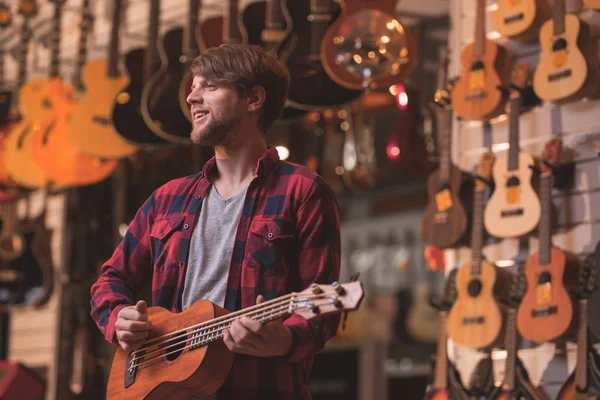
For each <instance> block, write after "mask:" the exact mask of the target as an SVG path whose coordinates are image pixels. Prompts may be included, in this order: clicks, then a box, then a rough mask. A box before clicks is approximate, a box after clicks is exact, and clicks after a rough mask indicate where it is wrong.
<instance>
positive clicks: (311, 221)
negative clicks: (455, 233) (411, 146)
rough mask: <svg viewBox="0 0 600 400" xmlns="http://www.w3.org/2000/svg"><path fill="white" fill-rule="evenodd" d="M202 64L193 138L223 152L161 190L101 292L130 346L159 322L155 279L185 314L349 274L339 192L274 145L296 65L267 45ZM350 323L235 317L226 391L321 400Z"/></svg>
mask: <svg viewBox="0 0 600 400" xmlns="http://www.w3.org/2000/svg"><path fill="white" fill-rule="evenodd" d="M191 72H192V74H193V76H194V79H193V84H192V91H191V93H190V95H189V96H188V98H187V101H188V103H189V104H190V107H191V113H192V116H193V131H192V133H191V139H192V141H193V142H194V143H198V144H202V145H205V146H212V147H213V148H214V150H215V157H213V158H212V159H211V160H209V161H208V162H207V163H206V164H205V165H204V167H203V170H202V172H201V173H198V174H195V175H192V176H188V177H185V178H181V179H175V180H173V181H171V182H168V183H167V184H165V185H164V186H162V187H161V188H159V189H157V190H156V191H155V192H154V193H153V194H152V195H151V196H150V198H149V199H148V200H147V201H146V202H145V204H144V205H143V206H142V207H141V208H140V209H139V210H138V212H137V214H136V216H135V218H134V220H133V221H132V222H131V224H130V225H129V229H128V231H127V234H126V235H125V238H124V239H123V241H122V242H121V244H120V245H119V247H118V248H117V249H116V250H115V252H114V254H113V256H112V257H111V258H110V260H108V261H107V262H106V264H105V265H104V266H103V269H102V273H101V275H100V277H99V278H98V280H97V282H96V283H95V284H94V285H93V286H92V290H91V294H92V300H91V307H92V312H91V314H92V317H93V318H94V320H95V321H96V323H97V324H98V327H99V328H100V330H101V331H102V333H103V334H104V335H105V337H106V339H107V340H108V341H110V342H112V343H115V344H118V345H120V346H121V347H122V348H123V349H124V350H126V351H132V350H134V349H137V348H139V347H140V346H141V345H142V344H143V343H144V339H145V338H146V337H147V335H148V329H150V324H149V322H148V321H147V319H148V317H147V305H146V303H145V302H144V301H138V302H137V303H136V301H135V296H136V295H137V293H138V292H139V290H140V288H141V286H142V285H143V283H144V282H146V281H147V280H151V281H152V304H153V305H155V306H162V307H164V308H166V309H168V310H170V311H172V312H179V311H182V310H185V309H186V308H187V307H189V306H190V305H191V304H193V303H194V302H196V301H198V300H200V299H208V300H210V301H212V302H213V303H215V304H217V305H220V306H223V307H224V308H226V309H228V310H230V311H233V310H237V309H241V308H246V307H250V306H252V305H254V304H255V303H256V302H261V301H264V300H269V299H273V298H275V297H279V296H281V295H284V294H286V293H289V292H291V291H300V290H303V289H305V288H307V287H308V286H309V285H310V284H311V283H313V282H316V283H330V282H332V281H335V280H337V279H338V278H339V270H340V225H339V210H338V206H337V202H336V200H335V197H334V195H333V193H332V192H331V190H330V189H329V188H328V186H327V185H326V184H325V182H324V181H323V179H322V178H321V177H319V176H317V175H315V174H313V173H312V172H310V171H309V170H308V169H306V168H304V167H301V166H298V165H295V164H292V163H288V162H284V161H280V160H279V157H278V155H277V151H276V150H275V148H273V147H269V148H267V146H266V144H265V134H266V132H267V131H268V130H269V128H270V127H271V126H272V124H273V123H274V122H275V120H276V119H277V118H278V117H279V116H280V114H281V112H282V109H283V106H284V103H285V99H286V96H287V91H288V87H289V81H290V77H289V73H288V71H287V69H286V68H285V66H284V65H283V64H282V63H281V62H279V61H278V60H277V59H276V58H275V57H274V56H272V55H270V54H266V53H265V52H264V51H263V50H262V49H260V48H258V47H254V46H246V45H223V46H220V47H218V48H212V49H209V50H207V51H206V52H204V53H203V54H202V55H201V56H200V57H198V58H197V59H196V60H194V62H193V65H192V67H191ZM173 162H177V160H173ZM338 322H339V316H338V315H334V316H327V317H323V318H313V319H311V320H310V322H308V321H307V320H305V319H304V318H302V317H300V316H298V315H293V316H291V317H289V318H287V319H286V320H285V321H281V320H277V321H272V322H269V323H266V324H262V323H260V322H258V321H254V320H250V319H248V318H242V319H241V320H237V321H235V322H234V323H233V324H232V326H231V328H230V329H229V330H228V331H227V332H226V334H225V337H224V339H223V340H224V343H225V344H226V346H227V347H228V348H229V350H231V351H233V352H235V353H237V355H236V357H235V361H234V364H233V367H232V369H231V372H230V374H229V376H228V378H227V381H226V382H225V384H224V385H223V387H222V388H221V389H220V390H219V391H218V392H217V396H216V398H217V399H240V400H241V399H244V400H252V399H283V400H285V399H310V394H309V391H308V388H307V386H306V382H307V380H308V376H309V373H310V370H311V367H312V362H313V355H314V354H315V352H317V351H319V350H321V349H322V348H323V347H324V345H325V342H326V341H327V340H328V339H330V338H331V337H333V336H334V335H335V332H336V330H337V326H338ZM211 398H214V397H211Z"/></svg>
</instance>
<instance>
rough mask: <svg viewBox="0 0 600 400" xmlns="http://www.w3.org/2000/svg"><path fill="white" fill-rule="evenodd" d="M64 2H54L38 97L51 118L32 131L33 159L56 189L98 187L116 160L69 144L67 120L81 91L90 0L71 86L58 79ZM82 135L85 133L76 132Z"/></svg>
mask: <svg viewBox="0 0 600 400" xmlns="http://www.w3.org/2000/svg"><path fill="white" fill-rule="evenodd" d="M63 1H64V0H56V1H55V10H54V20H53V29H52V43H51V48H50V50H51V52H52V57H51V64H50V79H49V80H47V81H46V82H43V83H42V91H41V94H42V97H44V98H47V99H48V101H49V103H50V106H51V110H52V112H51V114H50V115H49V116H48V117H47V118H46V119H44V120H42V121H38V124H37V125H36V126H35V127H34V128H33V130H32V132H31V134H32V135H33V138H32V140H33V144H32V145H33V156H34V159H35V161H36V162H37V164H38V165H39V166H40V167H41V168H42V169H43V170H44V173H45V174H46V175H47V176H48V179H49V180H50V181H51V182H52V183H53V184H54V185H57V186H63V187H64V186H80V185H90V184H93V183H98V182H101V181H103V180H104V179H106V178H107V177H109V176H110V175H111V174H112V173H113V172H114V170H115V168H117V165H118V161H117V160H116V159H101V158H99V157H95V156H92V155H89V154H87V153H85V152H83V151H81V150H79V149H78V148H77V147H75V146H74V145H73V144H72V143H71V142H70V140H69V120H70V117H71V114H72V112H73V104H74V103H75V100H74V95H75V94H76V93H77V92H78V91H79V92H80V91H82V90H83V83H82V82H81V73H80V72H81V68H82V66H83V64H84V63H85V59H86V56H87V37H88V33H89V31H90V30H91V21H90V18H91V14H90V0H84V1H83V8H82V16H83V18H82V22H81V35H80V40H79V54H78V60H77V61H78V62H77V67H76V69H75V79H74V80H73V81H74V84H75V86H70V85H67V84H66V83H65V82H64V81H63V80H62V79H61V77H60V72H59V63H60V42H61V29H60V23H61V16H62V7H63ZM79 134H81V135H84V134H87V132H80V133H79Z"/></svg>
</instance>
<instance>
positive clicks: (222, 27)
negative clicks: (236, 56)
mask: <svg viewBox="0 0 600 400" xmlns="http://www.w3.org/2000/svg"><path fill="white" fill-rule="evenodd" d="M222 4H223V15H219V16H216V17H212V18H207V19H205V20H204V21H203V22H202V23H201V24H200V29H199V30H198V32H197V36H196V40H197V41H198V44H200V50H202V51H206V49H209V48H211V47H219V46H220V45H222V44H223V43H248V34H247V33H246V31H245V29H243V24H242V23H241V20H240V14H239V11H238V10H239V0H227V1H224V2H223V3H222Z"/></svg>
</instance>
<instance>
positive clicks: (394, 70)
mask: <svg viewBox="0 0 600 400" xmlns="http://www.w3.org/2000/svg"><path fill="white" fill-rule="evenodd" d="M397 3H398V1H397V0H379V1H377V2H375V1H369V0H341V1H340V4H341V6H342V14H341V15H340V16H339V17H338V18H337V19H336V20H335V21H334V22H333V23H332V24H331V25H330V26H329V28H328V29H327V32H326V33H325V36H324V37H323V40H322V42H321V58H322V60H323V66H324V67H325V70H326V71H327V73H328V74H329V76H331V78H333V80H334V81H335V82H337V83H338V84H340V85H342V86H343V87H346V88H348V89H354V90H361V89H364V88H366V87H370V88H373V89H374V88H387V87H389V86H390V85H394V84H397V83H400V82H402V81H404V78H406V76H408V74H409V73H410V72H411V71H412V70H413V69H414V67H415V66H416V64H417V44H416V41H415V39H414V37H413V36H412V34H411V33H410V31H409V30H408V28H407V27H406V26H405V25H403V24H402V22H400V18H398V15H397V13H396V4H397ZM357 43H360V44H361V45H360V46H357Z"/></svg>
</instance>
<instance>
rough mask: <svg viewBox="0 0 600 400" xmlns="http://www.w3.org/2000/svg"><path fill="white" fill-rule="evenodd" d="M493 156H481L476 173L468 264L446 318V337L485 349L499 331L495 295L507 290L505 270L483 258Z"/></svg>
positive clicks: (460, 343) (499, 314)
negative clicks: (485, 214)
mask: <svg viewBox="0 0 600 400" xmlns="http://www.w3.org/2000/svg"><path fill="white" fill-rule="evenodd" d="M493 162H494V155H493V154H492V153H486V154H484V155H483V156H482V157H481V160H480V164H479V168H478V170H477V174H478V176H479V177H480V179H478V180H477V182H476V184H475V189H474V193H473V201H474V204H473V227H472V231H471V262H470V263H466V264H464V265H462V266H461V267H460V269H459V271H458V275H457V276H456V288H457V291H458V298H457V299H456V302H455V303H454V305H453V306H452V308H451V309H450V314H449V315H448V336H449V337H450V339H452V340H453V341H454V342H456V343H457V344H459V345H463V346H470V347H477V348H481V347H487V346H489V345H491V344H492V343H493V342H494V341H495V340H496V338H497V337H498V335H499V333H500V329H501V328H502V314H501V312H500V307H499V306H498V303H497V302H496V299H495V298H494V295H495V294H496V295H497V294H500V293H501V292H503V291H504V290H505V289H506V288H507V283H508V281H507V273H506V271H504V270H502V269H499V268H495V267H494V266H493V265H492V264H490V263H489V262H487V261H486V260H485V259H484V258H483V254H482V252H481V250H482V248H483V205H484V199H485V192H486V189H487V185H486V183H484V182H483V181H482V180H481V179H485V180H490V179H491V176H492V164H493Z"/></svg>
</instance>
